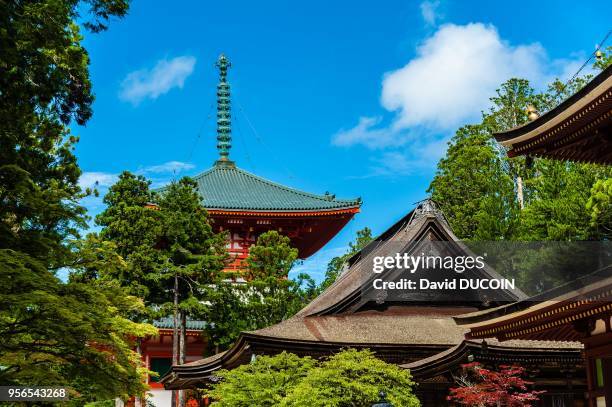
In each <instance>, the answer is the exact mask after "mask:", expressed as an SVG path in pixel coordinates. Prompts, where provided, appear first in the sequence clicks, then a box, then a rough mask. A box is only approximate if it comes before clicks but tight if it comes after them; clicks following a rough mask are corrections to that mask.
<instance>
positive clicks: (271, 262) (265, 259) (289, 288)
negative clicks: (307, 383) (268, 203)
mask: <svg viewBox="0 0 612 407" xmlns="http://www.w3.org/2000/svg"><path fill="white" fill-rule="evenodd" d="M290 243H291V242H290V240H289V238H288V237H286V236H283V235H281V234H279V233H278V232H277V231H274V230H271V231H268V232H265V233H262V234H261V235H260V236H259V237H258V238H257V242H256V244H254V245H253V246H251V247H250V249H249V256H248V257H247V259H246V262H245V264H246V268H245V270H244V271H242V272H239V273H236V274H230V273H224V274H221V275H219V279H218V280H217V281H216V282H215V285H214V290H211V292H210V293H209V297H208V300H209V301H208V306H207V309H206V311H205V312H204V313H203V315H202V317H203V319H206V320H207V321H209V322H210V323H209V324H207V327H206V330H207V334H208V338H209V343H210V344H211V345H212V346H213V347H214V348H216V350H220V349H226V348H228V347H229V346H230V345H231V344H232V343H233V342H234V341H235V340H236V339H237V338H238V337H239V335H240V333H241V332H243V331H252V330H256V329H260V328H264V327H267V326H270V325H274V324H276V323H278V322H281V321H283V320H286V319H288V318H290V317H291V316H293V315H294V314H295V313H296V312H298V311H299V310H300V309H302V308H303V307H304V306H305V305H306V304H308V302H310V301H311V300H312V299H313V298H314V297H315V296H316V286H315V283H314V281H313V280H312V278H310V277H309V276H308V275H306V274H300V275H298V276H297V277H296V278H295V279H291V278H288V272H289V270H290V269H291V268H292V267H293V265H294V264H295V263H296V260H297V254H298V252H297V249H295V248H293V247H291V245H290ZM244 277H247V279H244ZM237 281H241V282H237Z"/></svg>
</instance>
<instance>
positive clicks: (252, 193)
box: [194, 161, 361, 212]
mask: <svg viewBox="0 0 612 407" xmlns="http://www.w3.org/2000/svg"><path fill="white" fill-rule="evenodd" d="M194 180H195V181H196V182H197V184H198V190H199V192H200V195H201V196H202V199H203V204H204V207H205V208H206V209H209V210H229V211H235V210H245V211H263V212H309V211H312V212H315V211H334V210H342V209H358V208H359V207H360V206H361V199H359V198H357V199H336V198H335V196H334V195H330V194H325V195H316V194H311V193H308V192H303V191H300V190H297V189H293V188H289V187H286V186H284V185H281V184H278V183H275V182H272V181H269V180H267V179H265V178H262V177H259V176H257V175H254V174H251V173H250V172H247V171H245V170H243V169H241V168H238V167H236V165H235V164H234V163H233V162H231V161H226V162H223V161H217V163H216V164H215V165H214V166H213V167H212V168H211V169H209V170H207V171H205V172H203V173H201V174H199V175H197V176H195V177H194Z"/></svg>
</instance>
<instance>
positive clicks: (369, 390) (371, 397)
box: [211, 349, 419, 407]
mask: <svg viewBox="0 0 612 407" xmlns="http://www.w3.org/2000/svg"><path fill="white" fill-rule="evenodd" d="M218 376H219V377H220V378H221V380H220V382H219V383H217V384H215V385H213V388H212V391H211V395H212V396H213V399H214V402H213V404H212V406H214V407H224V406H232V407H241V406H245V407H246V406H254V405H256V406H263V407H265V406H286V407H289V406H291V407H298V406H308V407H316V406H321V407H328V406H336V407H344V406H346V407H370V406H371V405H372V404H373V403H375V402H376V401H378V400H379V392H380V391H381V390H382V391H385V392H386V393H387V394H388V398H389V401H391V402H392V403H393V405H394V406H397V407H412V406H414V407H416V406H419V401H418V399H417V398H416V397H415V396H414V394H413V391H412V388H413V387H414V383H413V381H412V378H411V376H410V373H409V372H408V371H407V370H404V369H401V368H400V367H398V366H396V365H392V364H388V363H385V362H383V361H382V360H379V359H377V358H376V357H375V356H374V354H373V353H372V352H371V351H369V350H362V351H357V350H355V349H347V350H344V351H342V352H340V353H338V354H336V355H334V356H332V357H330V358H329V359H327V360H325V361H322V362H317V361H315V360H313V359H311V358H310V357H304V358H300V357H298V356H296V355H293V354H290V353H286V352H283V353H281V354H279V355H276V356H272V357H270V356H258V357H256V358H255V360H254V361H253V362H252V363H250V364H247V365H242V366H240V367H238V368H236V369H234V370H231V371H228V370H223V371H221V372H219V373H218Z"/></svg>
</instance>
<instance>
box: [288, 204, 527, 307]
mask: <svg viewBox="0 0 612 407" xmlns="http://www.w3.org/2000/svg"><path fill="white" fill-rule="evenodd" d="M423 240H432V241H441V242H444V241H446V242H451V243H455V244H456V245H457V247H458V249H459V250H461V251H464V252H467V251H469V249H468V248H467V247H465V246H464V245H463V244H462V243H461V242H460V241H459V239H458V238H457V236H455V234H454V233H453V231H452V230H451V229H450V226H449V225H448V223H447V221H446V219H445V218H444V215H443V214H442V212H441V211H439V210H438V209H437V207H436V204H435V203H434V202H432V201H430V200H426V201H423V202H421V203H420V204H419V205H418V206H417V207H416V208H415V209H414V210H413V211H411V212H410V213H408V214H407V215H406V216H404V217H403V218H402V219H400V221H398V222H396V223H395V224H394V225H393V226H391V227H390V228H389V229H388V230H387V231H385V232H384V233H382V234H381V235H380V236H379V237H378V238H377V239H375V240H374V241H372V242H371V243H370V244H369V245H368V246H366V247H365V248H364V249H363V250H361V252H359V253H357V254H356V255H354V256H353V257H352V258H351V260H350V263H351V264H350V267H349V270H348V271H347V272H346V273H344V274H342V275H341V276H340V277H339V278H338V279H337V280H336V281H335V282H334V283H333V284H332V285H331V286H329V287H328V288H327V290H325V291H324V292H323V293H321V294H320V295H319V296H318V297H317V298H315V299H314V300H313V301H312V302H311V303H310V304H308V305H307V306H306V307H305V308H304V309H302V310H301V311H300V312H299V313H298V314H297V315H298V316H313V315H328V314H345V313H350V312H354V311H356V310H358V309H359V308H360V307H362V306H363V305H365V301H364V300H363V299H362V298H361V296H362V293H363V290H362V288H363V286H364V285H366V284H369V283H370V281H371V279H372V278H373V277H374V276H373V273H372V269H371V263H370V262H368V261H367V259H370V258H371V257H373V256H385V255H393V254H394V253H395V252H397V250H398V247H399V246H398V245H400V244H404V243H406V244H410V243H411V242H419V241H423ZM407 250H410V249H407ZM482 273H483V276H482V278H500V277H501V276H500V275H499V274H497V272H496V271H495V270H493V269H491V268H489V267H488V266H487V267H485V269H484V270H483V271H482ZM504 295H505V299H504V300H505V301H508V302H513V301H517V300H520V299H524V298H527V296H526V295H525V294H524V293H523V292H522V291H520V290H518V289H516V290H506V291H504V294H502V295H500V297H503V296H504ZM410 301H411V300H410V298H408V299H407V300H406V303H407V304H410ZM438 305H440V304H438ZM441 305H443V306H446V305H448V304H441Z"/></svg>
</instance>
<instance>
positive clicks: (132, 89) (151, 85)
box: [119, 56, 196, 105]
mask: <svg viewBox="0 0 612 407" xmlns="http://www.w3.org/2000/svg"><path fill="white" fill-rule="evenodd" d="M195 64H196V59H195V57H192V56H181V57H176V58H173V59H170V60H168V59H162V60H160V61H158V62H157V64H156V65H155V66H154V67H153V68H152V69H141V70H138V71H134V72H131V73H129V74H128V75H127V76H126V77H125V79H124V80H123V82H122V83H121V90H120V92H119V97H120V98H121V99H122V100H125V101H128V102H131V103H132V104H134V105H137V104H139V103H140V102H142V101H143V100H144V99H147V98H148V99H157V98H158V97H159V96H160V95H163V94H165V93H167V92H168V91H170V90H171V89H173V88H180V89H182V88H183V85H184V84H185V79H187V77H188V76H189V75H191V73H192V72H193V69H194V67H195Z"/></svg>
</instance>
